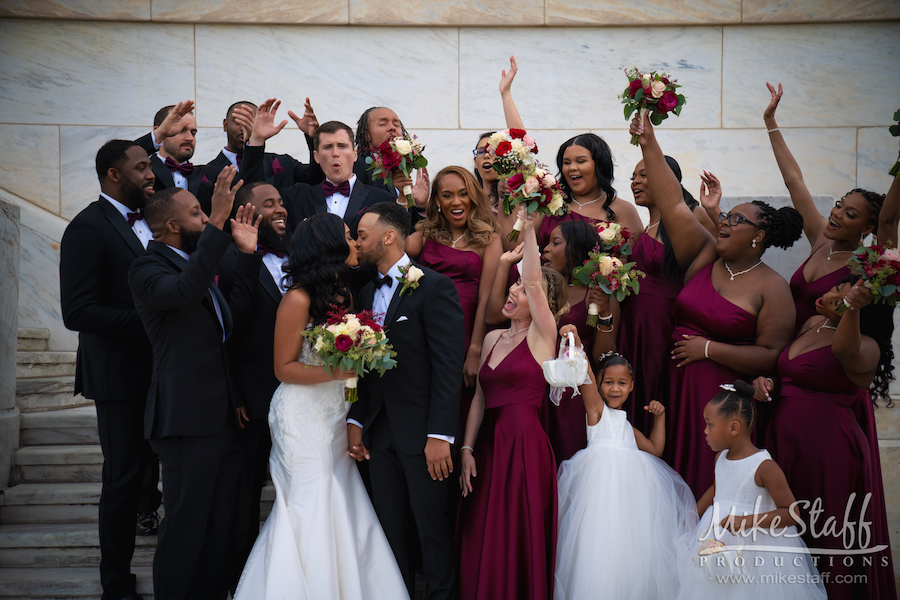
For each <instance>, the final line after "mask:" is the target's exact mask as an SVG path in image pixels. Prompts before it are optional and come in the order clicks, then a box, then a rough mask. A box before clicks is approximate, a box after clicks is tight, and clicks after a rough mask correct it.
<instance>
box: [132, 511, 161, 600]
mask: <svg viewBox="0 0 900 600" xmlns="http://www.w3.org/2000/svg"><path fill="white" fill-rule="evenodd" d="M158 530H159V514H158V513H157V512H156V511H152V512H144V513H141V514H139V515H138V518H137V530H136V531H135V535H156V533H157V531H158ZM136 598H137V600H140V596H136Z"/></svg>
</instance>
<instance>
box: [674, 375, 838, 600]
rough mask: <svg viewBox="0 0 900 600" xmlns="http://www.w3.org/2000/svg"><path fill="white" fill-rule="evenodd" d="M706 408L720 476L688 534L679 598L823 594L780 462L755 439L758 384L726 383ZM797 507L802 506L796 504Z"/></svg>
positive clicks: (774, 598) (772, 598)
mask: <svg viewBox="0 0 900 600" xmlns="http://www.w3.org/2000/svg"><path fill="white" fill-rule="evenodd" d="M721 387H722V389H723V390H725V391H723V392H722V393H720V394H718V395H717V396H716V397H715V398H713V399H712V400H710V401H709V403H708V404H707V405H706V407H705V408H704V409H703V418H704V419H705V420H706V431H705V433H706V442H707V443H708V444H709V446H710V448H712V449H713V451H714V452H718V453H719V454H718V455H717V456H716V463H715V464H716V467H715V473H716V477H715V482H714V483H713V485H712V486H710V488H709V489H708V490H707V491H706V493H705V494H703V497H702V498H700V501H699V502H698V503H697V512H698V513H701V514H702V515H703V516H702V517H701V518H700V522H699V523H698V524H697V527H696V529H695V531H694V532H693V535H691V536H688V537H686V538H683V539H682V541H681V543H680V545H681V546H682V548H683V553H682V584H681V589H680V593H679V595H678V598H679V599H685V600H688V599H690V600H697V599H702V598H710V599H712V598H714V599H716V600H720V599H726V600H732V599H734V600H737V599H740V600H744V599H756V600H778V599H781V598H784V599H787V598H792V599H798V600H799V599H807V598H815V599H824V598H825V588H824V587H823V585H822V582H821V578H820V577H819V573H818V571H817V570H816V567H815V565H814V564H813V561H812V559H811V557H810V556H809V554H808V551H807V548H806V545H805V544H804V543H803V540H802V539H801V538H800V535H799V534H798V533H797V528H796V527H795V525H796V523H797V521H796V520H795V517H794V515H792V509H791V508H790V507H791V505H792V504H793V503H794V494H793V493H792V492H791V488H790V487H789V486H788V482H787V479H786V478H785V476H784V472H783V471H782V470H781V467H779V466H778V464H776V463H775V461H773V460H772V457H771V456H770V455H769V453H768V452H767V451H766V450H760V449H759V448H757V447H756V446H754V445H753V442H752V441H751V439H750V432H751V431H752V430H753V424H754V422H755V421H756V405H755V404H754V402H753V387H752V386H750V385H749V384H747V383H745V382H743V381H736V382H734V385H723V386H721ZM793 512H796V511H793Z"/></svg>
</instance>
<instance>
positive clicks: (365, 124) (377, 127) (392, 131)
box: [353, 106, 430, 232]
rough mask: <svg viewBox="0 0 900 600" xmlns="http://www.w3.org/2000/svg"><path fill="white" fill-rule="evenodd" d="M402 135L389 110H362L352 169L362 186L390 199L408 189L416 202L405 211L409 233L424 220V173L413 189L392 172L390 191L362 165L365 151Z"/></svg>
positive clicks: (397, 119)
mask: <svg viewBox="0 0 900 600" xmlns="http://www.w3.org/2000/svg"><path fill="white" fill-rule="evenodd" d="M406 133H407V132H406V128H405V127H404V126H403V123H402V122H401V121H400V117H398V116H397V113H395V112H394V111H392V110H391V109H389V108H385V107H383V106H373V107H372V108H370V109H368V110H366V111H365V112H364V113H363V114H362V115H361V116H360V117H359V121H357V123H356V149H357V151H358V152H359V158H357V160H356V163H355V164H354V165H353V172H354V173H356V175H357V176H358V177H359V178H360V181H362V182H363V183H365V184H366V185H371V186H375V187H382V188H384V189H385V190H386V191H387V192H389V193H390V194H391V195H392V196H393V197H394V198H397V197H398V196H399V194H400V190H402V189H403V186H405V185H409V186H412V190H413V192H412V195H413V199H414V200H415V201H416V207H415V208H410V209H409V211H408V212H409V216H410V219H411V224H410V232H412V231H414V230H415V228H416V223H418V222H419V221H421V220H422V219H424V218H425V207H426V205H427V204H428V195H429V192H430V187H429V178H428V169H427V168H425V169H422V170H421V172H419V173H418V176H417V177H416V183H415V185H413V182H412V180H411V179H410V178H409V177H405V176H404V175H403V173H401V172H400V171H396V172H395V173H394V177H393V180H394V181H393V183H394V187H390V186H388V184H387V182H386V181H385V180H384V179H381V178H380V177H379V178H378V179H374V178H373V177H372V172H371V171H369V170H368V167H369V165H367V164H366V157H367V156H368V155H369V152H368V150H369V148H377V147H378V146H380V145H381V144H382V143H383V142H384V141H385V140H387V139H390V138H395V137H400V136H403V135H405V134H406Z"/></svg>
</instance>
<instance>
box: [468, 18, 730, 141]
mask: <svg viewBox="0 0 900 600" xmlns="http://www.w3.org/2000/svg"><path fill="white" fill-rule="evenodd" d="M636 40H640V43H635V42H636ZM459 44H460V57H459V73H460V86H459V87H460V90H459V97H460V120H461V126H462V127H465V128H467V129H468V128H473V129H474V128H487V127H492V126H493V127H496V126H497V122H498V120H499V118H502V115H503V110H502V106H501V103H500V98H499V93H498V91H497V86H498V84H499V81H500V72H501V71H502V70H503V69H508V68H509V59H508V56H509V54H515V56H516V60H517V62H518V65H519V70H518V74H517V75H516V80H515V83H514V84H513V88H512V90H513V97H514V98H515V100H516V104H517V106H518V108H519V112H520V114H521V115H522V119H523V121H524V122H525V125H526V126H527V127H532V128H537V129H552V128H559V129H582V130H585V129H597V128H604V129H609V128H614V127H625V128H626V129H627V125H626V122H625V115H624V114H623V106H622V104H621V100H619V98H617V96H618V95H619V94H621V93H622V91H623V90H624V89H625V88H626V87H627V86H628V78H627V77H626V76H625V73H624V70H625V69H626V68H630V67H638V68H639V69H642V70H646V69H657V70H663V71H665V72H667V73H668V74H670V75H671V76H672V77H674V78H675V79H677V80H678V82H679V83H680V84H681V85H683V86H684V94H685V96H686V98H687V103H686V104H685V105H684V108H683V110H682V113H681V116H680V117H675V116H671V117H669V118H668V119H667V120H666V121H665V122H664V125H663V127H666V128H670V129H676V128H681V129H684V128H698V127H719V125H720V106H719V91H720V85H719V84H720V80H721V46H722V30H721V28H718V27H691V28H686V27H653V28H634V27H623V28H580V27H579V28H571V29H569V28H564V29H563V28H560V29H530V30H519V29H515V30H511V29H499V30H497V29H470V28H463V29H461V30H460V42H459ZM659 48H665V49H666V52H664V53H660V52H659ZM493 49H497V50H493ZM679 91H681V90H679Z"/></svg>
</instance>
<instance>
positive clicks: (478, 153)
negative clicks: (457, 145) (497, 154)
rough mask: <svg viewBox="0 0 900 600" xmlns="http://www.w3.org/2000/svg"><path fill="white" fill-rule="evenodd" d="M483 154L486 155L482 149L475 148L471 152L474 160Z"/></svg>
mask: <svg viewBox="0 0 900 600" xmlns="http://www.w3.org/2000/svg"><path fill="white" fill-rule="evenodd" d="M485 154H487V150H485V149H484V148H475V149H474V150H472V156H474V157H475V158H481V157H482V156H484V155H485Z"/></svg>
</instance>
